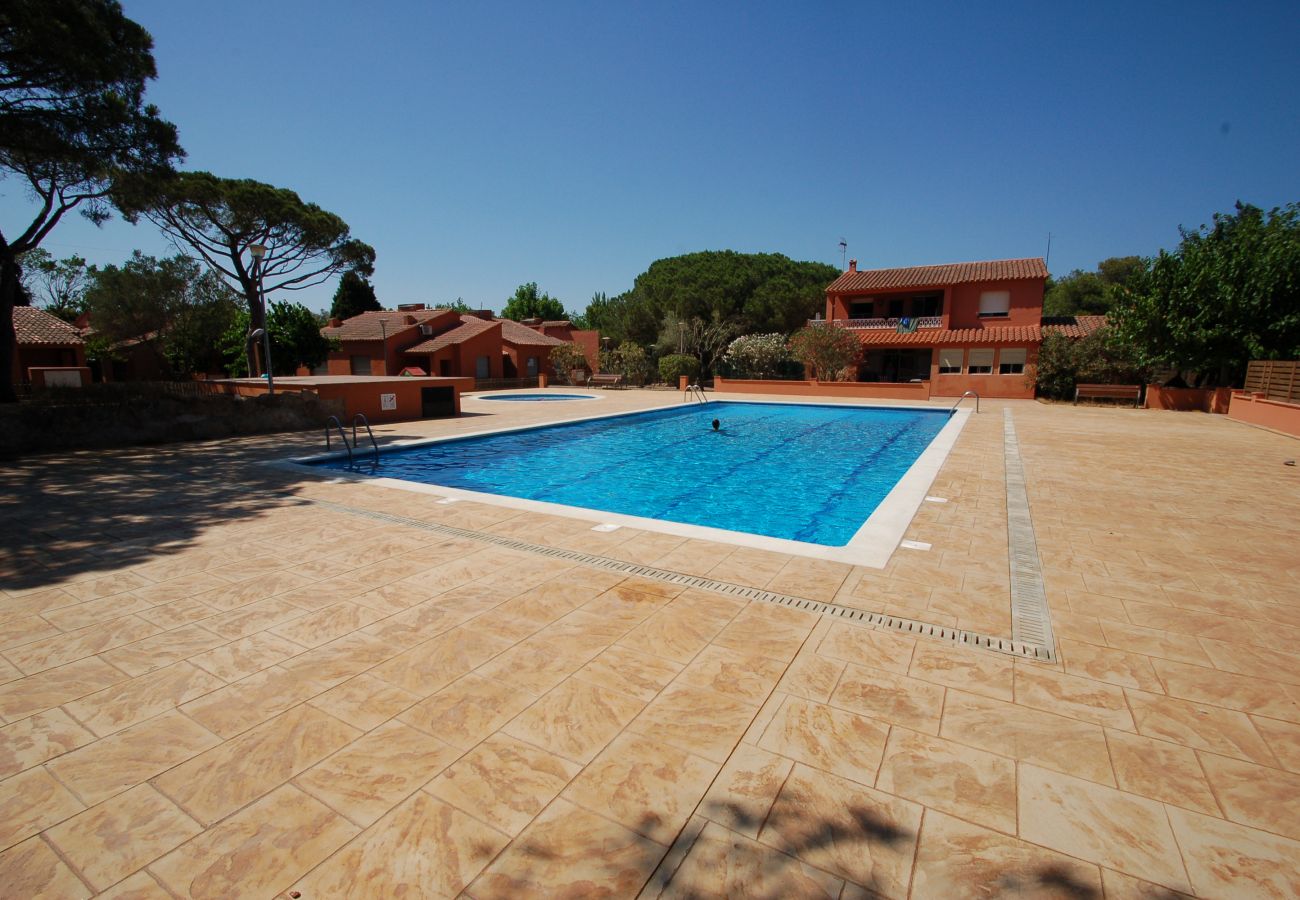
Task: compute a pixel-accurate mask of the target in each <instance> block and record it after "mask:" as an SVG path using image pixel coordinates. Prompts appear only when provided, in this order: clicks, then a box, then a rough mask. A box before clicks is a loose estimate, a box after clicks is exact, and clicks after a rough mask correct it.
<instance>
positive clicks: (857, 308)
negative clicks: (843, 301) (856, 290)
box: [849, 297, 876, 319]
mask: <svg viewBox="0 0 1300 900" xmlns="http://www.w3.org/2000/svg"><path fill="white" fill-rule="evenodd" d="M875 314H876V302H875V301H874V300H872V299H871V298H870V297H868V298H867V299H866V300H854V301H852V302H851V303H849V318H850V319H870V318H871V317H872V316H874V315H875Z"/></svg>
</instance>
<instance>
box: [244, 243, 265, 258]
mask: <svg viewBox="0 0 1300 900" xmlns="http://www.w3.org/2000/svg"><path fill="white" fill-rule="evenodd" d="M248 252H249V253H251V254H253V259H261V258H262V257H263V256H266V247H264V246H262V245H261V244H249V245H248Z"/></svg>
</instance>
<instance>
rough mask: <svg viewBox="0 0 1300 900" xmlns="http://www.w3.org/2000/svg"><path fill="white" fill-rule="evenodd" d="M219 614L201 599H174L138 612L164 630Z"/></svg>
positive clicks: (141, 616) (140, 615) (138, 614)
mask: <svg viewBox="0 0 1300 900" xmlns="http://www.w3.org/2000/svg"><path fill="white" fill-rule="evenodd" d="M216 614H217V610H216V609H214V608H213V607H211V606H208V605H207V604H206V603H203V602H202V601H200V600H192V599H186V600H173V601H172V602H171V603H163V604H160V605H158V606H153V607H150V608H149V609H142V610H140V612H138V613H136V615H137V616H139V617H140V618H142V619H144V620H145V621H146V622H152V623H153V624H155V625H157V626H158V627H159V628H161V629H163V630H170V629H172V628H180V627H181V626H182V625H192V624H193V623H195V622H201V621H202V620H204V619H207V618H209V617H211V616H214V615H216Z"/></svg>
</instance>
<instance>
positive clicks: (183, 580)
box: [131, 567, 229, 608]
mask: <svg viewBox="0 0 1300 900" xmlns="http://www.w3.org/2000/svg"><path fill="white" fill-rule="evenodd" d="M146 568H148V567H146ZM145 574H148V572H146V573H145ZM158 574H162V573H161V572H160V573H158ZM228 584H229V582H227V581H225V580H224V579H223V578H222V577H221V576H220V575H216V574H213V573H211V572H201V571H189V572H187V573H185V574H181V575H180V576H179V577H177V578H168V579H166V580H163V581H159V582H158V583H157V584H151V585H149V586H147V587H140V588H136V589H135V590H133V591H131V593H132V594H133V595H135V596H136V597H139V598H140V599H141V600H144V601H145V602H146V603H148V604H149V605H150V606H153V607H154V608H157V607H159V606H164V605H168V604H171V603H175V602H177V601H187V600H190V599H192V598H194V597H195V596H196V595H198V594H202V593H206V592H207V591H210V590H215V589H216V588H220V587H226V586H227V585H228ZM203 605H204V606H206V605H207V604H203Z"/></svg>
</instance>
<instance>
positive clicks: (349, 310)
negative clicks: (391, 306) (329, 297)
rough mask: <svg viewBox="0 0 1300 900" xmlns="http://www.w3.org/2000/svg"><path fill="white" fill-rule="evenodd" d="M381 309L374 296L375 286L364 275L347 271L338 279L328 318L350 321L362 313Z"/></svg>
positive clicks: (350, 270) (377, 299)
mask: <svg viewBox="0 0 1300 900" xmlns="http://www.w3.org/2000/svg"><path fill="white" fill-rule="evenodd" d="M381 309H383V306H381V305H380V303H379V298H378V297H376V296H375V286H374V285H372V284H371V283H370V282H369V281H368V280H367V279H366V276H365V275H362V274H361V273H360V272H356V271H353V270H352V269H349V270H348V271H346V272H344V273H343V277H342V278H340V279H339V286H338V288H337V289H335V291H334V302H333V303H332V304H331V305H330V317H331V318H338V319H350V318H352V317H353V316H359V315H361V314H362V313H363V312H371V311H378V310H381Z"/></svg>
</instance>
